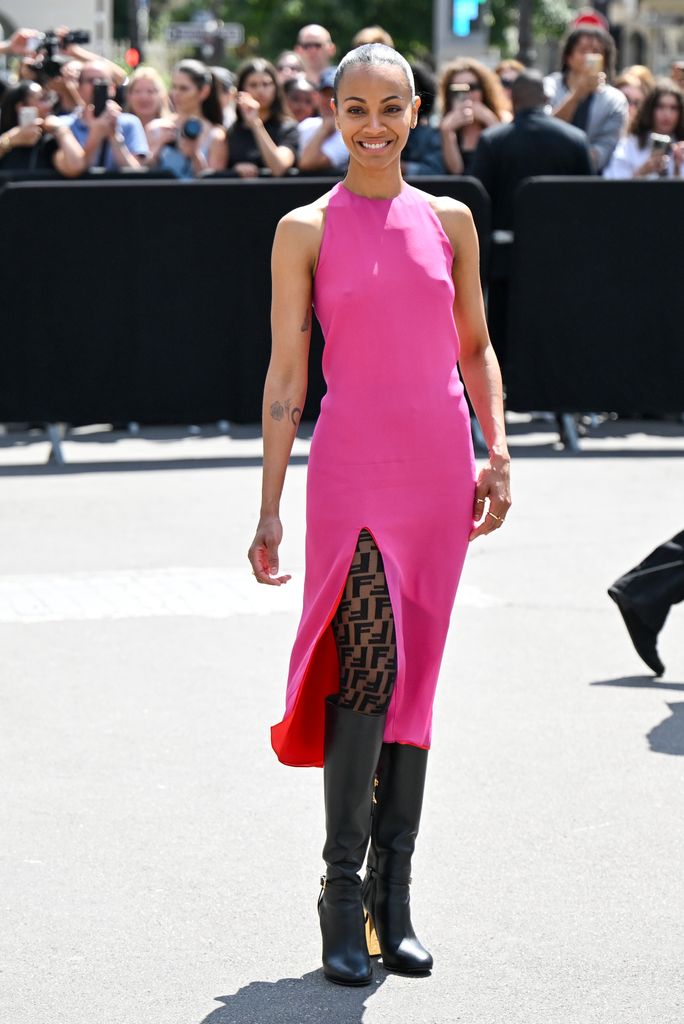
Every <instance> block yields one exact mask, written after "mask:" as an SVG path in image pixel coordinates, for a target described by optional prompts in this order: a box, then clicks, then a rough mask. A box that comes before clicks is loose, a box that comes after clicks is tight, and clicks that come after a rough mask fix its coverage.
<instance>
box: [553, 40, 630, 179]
mask: <svg viewBox="0 0 684 1024" xmlns="http://www.w3.org/2000/svg"><path fill="white" fill-rule="evenodd" d="M615 53H616V50H615V42H614V41H613V37H612V36H611V35H610V33H608V32H606V31H605V30H604V29H602V28H596V27H594V26H593V25H580V26H578V27H577V28H574V29H572V31H571V32H569V33H568V34H567V35H566V37H565V39H564V40H563V41H562V43H561V55H560V65H561V68H560V71H554V73H553V74H551V75H549V76H548V77H547V78H546V79H545V84H546V91H547V98H548V100H549V103H550V104H551V107H552V109H553V115H554V117H557V118H559V119H560V120H561V121H567V122H568V123H569V124H573V125H575V127H576V128H581V129H582V131H583V132H585V133H586V136H587V140H588V142H589V148H590V150H591V157H592V162H593V165H594V168H595V170H596V172H597V173H600V172H601V171H602V170H603V168H604V167H605V166H606V165H607V164H608V161H609V160H610V158H611V156H612V155H613V150H614V149H615V147H616V146H617V143H618V140H619V138H620V136H621V135H622V133H623V131H624V130H625V128H626V125H627V121H628V117H629V113H628V111H629V108H628V105H627V98H626V97H625V96H624V95H623V94H622V93H621V92H620V90H619V89H615V88H614V87H613V86H612V85H611V84H610V83H611V82H612V80H613V75H614V73H615Z"/></svg>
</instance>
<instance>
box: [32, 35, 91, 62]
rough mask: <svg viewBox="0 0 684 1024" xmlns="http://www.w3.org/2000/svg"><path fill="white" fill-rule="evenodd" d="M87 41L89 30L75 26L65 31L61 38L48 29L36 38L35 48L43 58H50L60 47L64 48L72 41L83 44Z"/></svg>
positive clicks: (88, 40) (79, 44) (88, 39)
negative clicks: (69, 30)
mask: <svg viewBox="0 0 684 1024" xmlns="http://www.w3.org/2000/svg"><path fill="white" fill-rule="evenodd" d="M89 42H90V32H86V31H85V29H82V28H75V29H74V30H73V31H72V32H67V33H66V34H65V35H64V36H63V37H62V38H61V39H60V37H59V36H58V35H57V34H56V33H55V32H53V31H52V29H50V30H49V31H48V32H43V34H42V35H41V36H38V37H37V38H36V43H35V49H36V52H37V53H42V54H43V57H44V58H46V59H48V60H51V59H52V58H53V57H54V56H55V54H56V53H57V51H58V50H60V49H66V48H67V46H71V45H72V44H74V43H75V44H76V45H78V46H83V45H84V44H85V43H89Z"/></svg>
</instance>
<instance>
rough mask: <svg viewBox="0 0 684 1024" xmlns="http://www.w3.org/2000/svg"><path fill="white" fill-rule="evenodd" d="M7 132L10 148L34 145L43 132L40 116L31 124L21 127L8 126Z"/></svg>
mask: <svg viewBox="0 0 684 1024" xmlns="http://www.w3.org/2000/svg"><path fill="white" fill-rule="evenodd" d="M7 134H8V135H9V138H10V141H11V143H12V149H16V147H17V146H35V144H36V143H37V142H38V140H39V139H40V137H41V135H42V134H43V121H42V118H40V117H38V118H36V120H35V121H33V122H32V123H31V124H26V125H24V127H23V128H19V127H17V128H10V130H9V131H8V132H7Z"/></svg>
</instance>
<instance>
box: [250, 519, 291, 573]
mask: <svg viewBox="0 0 684 1024" xmlns="http://www.w3.org/2000/svg"><path fill="white" fill-rule="evenodd" d="M282 539H283V527H282V524H281V522H280V516H276V515H270V516H262V517H261V519H260V520H259V525H258V526H257V530H256V533H255V535H254V540H253V541H252V544H251V546H250V549H249V551H248V552H247V557H248V558H249V562H250V565H251V566H252V572H253V573H254V577H255V579H256V581H257V583H267V584H268V585H269V586H271V587H280V586H282V584H283V583H287V581H288V580H289V579H292V577H291V576H278V575H277V573H278V548H279V546H280V542H281V541H282Z"/></svg>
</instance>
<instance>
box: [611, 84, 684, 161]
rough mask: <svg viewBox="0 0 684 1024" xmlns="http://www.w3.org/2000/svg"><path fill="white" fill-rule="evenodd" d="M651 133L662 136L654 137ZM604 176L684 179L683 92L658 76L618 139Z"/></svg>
mask: <svg viewBox="0 0 684 1024" xmlns="http://www.w3.org/2000/svg"><path fill="white" fill-rule="evenodd" d="M654 135H659V136H661V138H660V139H654V138H653V136H654ZM603 176H604V178H652V179H657V178H684V92H683V91H682V90H681V89H680V88H679V86H678V85H676V84H675V83H674V82H673V81H672V80H671V79H669V78H661V79H659V81H657V82H656V86H655V89H654V90H653V92H652V93H650V94H649V95H648V96H647V97H646V99H645V100H644V101H643V102H642V104H641V106H640V107H639V109H638V110H637V113H636V116H635V119H634V121H633V123H632V130H631V132H630V134H629V135H625V136H624V138H622V139H620V141H619V142H618V144H617V146H616V148H615V152H614V153H613V157H612V159H611V161H610V163H609V165H608V167H607V168H606V170H605V172H604V175H603Z"/></svg>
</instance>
